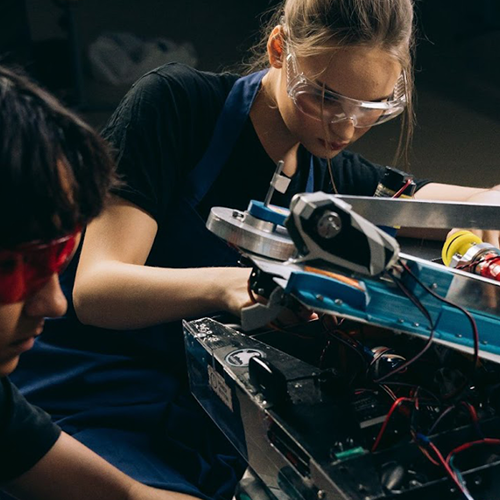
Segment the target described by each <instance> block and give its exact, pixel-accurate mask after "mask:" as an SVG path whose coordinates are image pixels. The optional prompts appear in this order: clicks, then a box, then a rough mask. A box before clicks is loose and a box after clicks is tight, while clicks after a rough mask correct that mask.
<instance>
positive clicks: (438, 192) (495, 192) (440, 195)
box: [415, 183, 500, 247]
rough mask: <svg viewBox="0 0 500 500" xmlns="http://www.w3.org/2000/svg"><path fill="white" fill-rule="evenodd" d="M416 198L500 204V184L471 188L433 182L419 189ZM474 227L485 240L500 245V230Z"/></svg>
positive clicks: (476, 232) (475, 231)
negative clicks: (486, 187)
mask: <svg viewBox="0 0 500 500" xmlns="http://www.w3.org/2000/svg"><path fill="white" fill-rule="evenodd" d="M415 198H417V199H421V200H442V201H466V202H468V203H478V204H481V203H484V204H489V205H500V185H498V186H494V187H492V188H491V189H481V188H470V187H464V186H455V185H451V184H438V183H431V184H427V185H426V186H424V187H423V188H422V189H420V190H418V191H417V193H416V195H415ZM464 229H472V230H473V232H474V233H475V234H477V235H478V236H479V237H480V238H481V239H482V240H483V241H484V242H486V243H491V244H492V245H495V246H497V247H498V246H500V231H496V230H495V231H494V230H491V231H487V230H475V229H474V228H464Z"/></svg>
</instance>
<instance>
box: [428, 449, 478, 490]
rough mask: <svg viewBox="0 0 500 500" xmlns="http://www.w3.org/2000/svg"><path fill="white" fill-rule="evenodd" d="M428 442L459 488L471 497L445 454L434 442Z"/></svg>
mask: <svg viewBox="0 0 500 500" xmlns="http://www.w3.org/2000/svg"><path fill="white" fill-rule="evenodd" d="M427 444H428V445H429V446H430V447H431V449H432V451H433V452H434V453H435V454H436V456H437V458H438V460H439V462H440V463H441V465H442V466H443V467H444V469H445V471H446V472H447V474H448V475H449V476H450V478H451V479H452V480H453V482H454V483H455V484H456V485H457V487H458V489H459V490H460V491H461V492H462V493H463V494H464V495H465V496H466V497H467V498H469V497H470V494H469V492H468V491H467V490H466V488H465V486H464V485H463V484H462V483H461V482H460V481H459V480H458V478H457V476H456V474H455V473H454V472H453V470H452V469H451V467H450V466H449V465H448V462H447V461H446V460H445V459H444V457H443V455H441V452H440V451H439V450H438V449H437V447H436V445H435V444H434V443H432V442H431V441H428V442H427Z"/></svg>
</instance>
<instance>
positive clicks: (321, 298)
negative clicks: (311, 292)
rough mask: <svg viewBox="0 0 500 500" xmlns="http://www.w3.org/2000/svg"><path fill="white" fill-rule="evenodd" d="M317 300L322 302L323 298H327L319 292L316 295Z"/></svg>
mask: <svg viewBox="0 0 500 500" xmlns="http://www.w3.org/2000/svg"><path fill="white" fill-rule="evenodd" d="M316 300H319V301H320V302H323V300H325V297H323V295H320V294H319V293H318V295H316Z"/></svg>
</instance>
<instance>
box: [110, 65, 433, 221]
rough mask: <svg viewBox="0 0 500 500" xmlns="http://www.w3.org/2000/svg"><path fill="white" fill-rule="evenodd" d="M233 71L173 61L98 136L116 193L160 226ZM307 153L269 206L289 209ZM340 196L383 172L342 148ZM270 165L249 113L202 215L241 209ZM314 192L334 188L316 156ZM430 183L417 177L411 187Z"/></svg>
mask: <svg viewBox="0 0 500 500" xmlns="http://www.w3.org/2000/svg"><path fill="white" fill-rule="evenodd" d="M237 79H238V75H234V74H229V73H223V74H214V73H207V72H200V71H197V70H195V69H193V68H190V67H188V66H185V65H182V64H177V63H171V64H167V65H165V66H162V67H160V68H157V69H155V70H153V71H151V72H150V73H148V74H146V75H145V76H144V77H142V78H141V79H140V80H139V81H138V82H137V83H136V84H135V85H134V86H133V87H132V89H131V91H130V92H129V93H128V94H127V96H126V97H125V98H124V99H123V101H122V102H121V104H120V106H119V107H118V109H117V110H116V112H115V113H114V114H113V116H112V118H111V120H110V122H109V124H108V125H107V126H106V128H105V129H104V131H103V135H104V137H105V138H106V139H108V140H109V141H110V142H111V144H112V145H113V146H114V147H115V148H116V150H117V157H118V165H119V167H118V168H119V173H120V174H121V176H122V179H123V181H124V186H123V187H122V188H120V189H118V190H117V191H116V194H118V195H119V196H121V197H123V198H125V199H127V200H129V201H131V202H132V203H134V204H136V205H138V206H139V207H141V208H143V209H144V210H146V211H147V212H148V213H150V214H151V215H152V216H153V217H154V218H155V220H156V221H157V222H158V224H160V225H161V223H162V221H164V220H165V218H166V217H168V209H169V206H170V204H171V203H172V202H173V201H174V200H175V196H176V195H177V194H178V193H179V192H180V190H181V189H182V186H183V181H184V179H185V178H186V175H187V174H188V173H189V171H190V170H191V169H193V168H194V167H195V166H196V165H197V163H198V162H199V161H200V160H201V158H202V157H203V154H204V152H205V150H206V149H207V147H208V144H209V143H210V139H211V136H212V133H213V130H214V127H215V123H216V121H217V118H218V116H219V113H220V112H221V110H222V107H223V105H224V102H225V99H226V97H227V95H228V93H229V91H230V90H231V88H232V86H233V84H234V82H235V81H236V80H237ZM309 166H310V154H309V153H308V152H307V151H306V150H305V149H304V148H303V147H302V146H301V147H299V150H298V169H297V172H296V174H295V175H294V177H293V178H292V182H291V185H290V187H289V189H288V192H287V194H286V195H280V194H279V193H275V195H274V197H273V199H272V203H274V204H276V205H282V206H288V204H289V201H290V199H291V197H292V196H293V194H295V193H297V192H303V191H305V188H306V183H307V175H308V172H309ZM331 167H332V172H333V177H334V180H335V184H336V187H337V189H338V191H339V193H342V194H355V195H365V196H371V195H373V193H374V192H375V189H376V186H377V184H378V182H379V180H380V179H381V177H382V176H383V174H384V172H385V169H384V167H382V166H380V165H376V164H373V163H370V162H369V161H367V160H365V159H364V158H362V157H360V156H359V155H358V154H355V153H352V152H349V151H342V152H341V153H340V154H339V155H337V156H336V157H335V158H334V159H333V160H332V161H331ZM274 170H275V164H274V162H273V161H272V160H271V158H270V157H269V156H268V155H267V153H266V151H265V150H264V148H263V146H262V145H261V143H260V141H259V139H258V136H257V134H256V132H255V129H254V127H253V124H252V122H251V120H250V119H249V118H248V119H247V121H246V123H245V125H244V127H243V130H242V133H241V134H240V136H239V138H238V140H237V142H236V143H235V145H234V147H233V149H232V152H231V155H230V156H229V158H228V160H227V161H226V163H225V165H224V167H223V169H222V171H221V173H220V174H219V176H218V178H217V179H216V181H215V182H214V184H213V185H212V187H211V189H210V190H209V192H208V193H207V195H206V196H205V198H204V199H203V200H202V201H201V203H200V205H199V206H198V212H199V213H200V215H201V216H202V217H203V218H205V219H206V217H207V216H208V214H209V212H210V208H211V207H212V206H216V205H218V206H226V207H231V208H237V209H241V210H244V209H245V208H246V207H247V206H248V202H249V201H250V200H251V199H256V200H263V199H264V197H265V195H266V192H267V190H268V187H269V182H270V180H271V177H272V175H273V173H274ZM314 181H315V182H314V184H315V185H314V190H315V191H319V190H321V191H325V192H332V186H331V181H330V176H329V174H328V171H327V165H326V161H325V160H323V159H320V158H316V157H315V158H314ZM426 182H428V181H417V187H418V188H419V187H421V186H423V185H424V184H425V183H426Z"/></svg>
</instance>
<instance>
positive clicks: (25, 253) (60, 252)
mask: <svg viewBox="0 0 500 500" xmlns="http://www.w3.org/2000/svg"><path fill="white" fill-rule="evenodd" d="M79 234H80V229H78V230H76V231H75V232H74V233H72V234H69V235H67V236H64V237H63V238H59V239H57V240H54V241H51V242H48V243H41V242H33V243H26V244H22V245H19V246H17V247H14V248H11V249H0V304H13V303H15V302H20V301H22V300H25V299H26V298H27V297H29V296H31V295H33V294H34V293H35V292H37V291H38V290H40V289H41V288H42V287H43V285H45V284H46V283H47V282H48V281H49V280H50V278H51V277H52V276H53V275H54V274H59V273H60V272H62V271H63V270H64V268H65V267H66V265H67V264H68V263H69V261H70V259H71V257H72V255H73V250H74V249H75V246H76V243H77V241H78V236H79Z"/></svg>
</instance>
